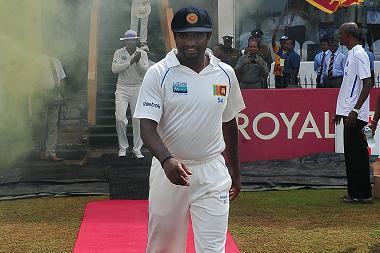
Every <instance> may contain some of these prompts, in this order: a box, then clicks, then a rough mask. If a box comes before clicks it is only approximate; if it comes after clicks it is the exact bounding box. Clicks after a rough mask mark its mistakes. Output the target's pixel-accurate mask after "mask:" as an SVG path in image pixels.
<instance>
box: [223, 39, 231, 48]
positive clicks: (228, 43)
mask: <svg viewBox="0 0 380 253" xmlns="http://www.w3.org/2000/svg"><path fill="white" fill-rule="evenodd" d="M223 45H224V47H225V48H231V47H232V40H231V39H223Z"/></svg>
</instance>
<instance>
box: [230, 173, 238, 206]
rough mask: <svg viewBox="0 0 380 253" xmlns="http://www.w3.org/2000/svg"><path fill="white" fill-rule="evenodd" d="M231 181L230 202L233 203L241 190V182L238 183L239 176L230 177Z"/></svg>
mask: <svg viewBox="0 0 380 253" xmlns="http://www.w3.org/2000/svg"><path fill="white" fill-rule="evenodd" d="M231 179H232V185H231V188H230V192H229V194H230V201H234V200H235V199H236V198H237V197H238V195H239V193H240V190H241V181H240V175H237V176H235V175H231Z"/></svg>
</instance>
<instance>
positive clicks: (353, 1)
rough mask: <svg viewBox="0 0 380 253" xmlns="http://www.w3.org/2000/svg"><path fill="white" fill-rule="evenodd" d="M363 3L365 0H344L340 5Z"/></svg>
mask: <svg viewBox="0 0 380 253" xmlns="http://www.w3.org/2000/svg"><path fill="white" fill-rule="evenodd" d="M362 3H364V0H346V1H342V3H341V4H340V6H342V7H348V6H351V5H353V4H362Z"/></svg>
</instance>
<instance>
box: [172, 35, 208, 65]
mask: <svg viewBox="0 0 380 253" xmlns="http://www.w3.org/2000/svg"><path fill="white" fill-rule="evenodd" d="M210 37H211V33H205V32H185V33H174V40H175V43H176V45H177V49H178V56H179V57H181V58H183V59H186V60H188V61H192V60H197V59H199V58H201V57H204V53H205V50H206V48H207V43H208V41H209V40H210Z"/></svg>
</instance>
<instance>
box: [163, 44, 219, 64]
mask: <svg viewBox="0 0 380 253" xmlns="http://www.w3.org/2000/svg"><path fill="white" fill-rule="evenodd" d="M177 53H178V49H176V48H174V49H172V50H171V51H170V52H169V53H168V54H167V55H166V57H165V60H166V63H167V64H168V67H169V68H172V67H176V66H179V65H181V63H180V62H179V60H178V58H177ZM205 54H206V55H207V56H208V57H209V59H210V64H211V65H214V66H218V64H219V62H220V60H219V59H218V58H216V57H215V56H214V55H213V54H212V51H211V49H209V48H206V52H205Z"/></svg>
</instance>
